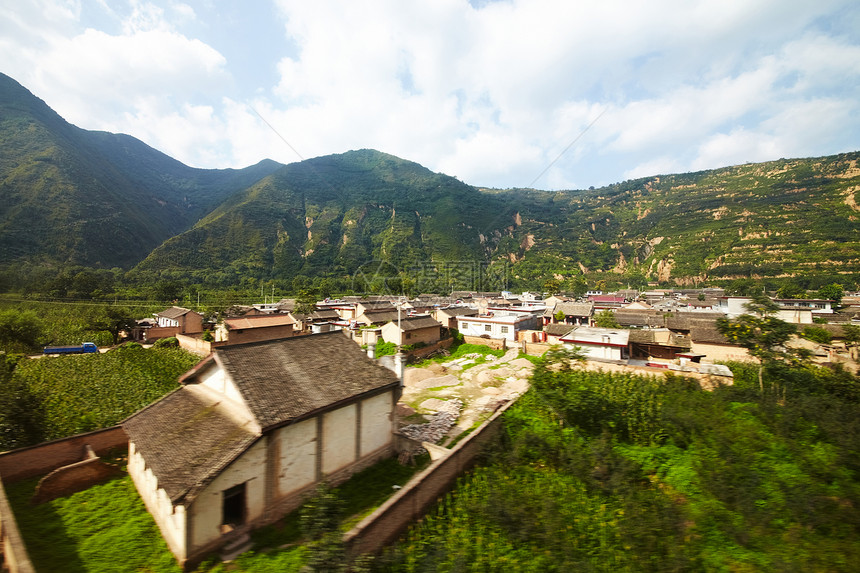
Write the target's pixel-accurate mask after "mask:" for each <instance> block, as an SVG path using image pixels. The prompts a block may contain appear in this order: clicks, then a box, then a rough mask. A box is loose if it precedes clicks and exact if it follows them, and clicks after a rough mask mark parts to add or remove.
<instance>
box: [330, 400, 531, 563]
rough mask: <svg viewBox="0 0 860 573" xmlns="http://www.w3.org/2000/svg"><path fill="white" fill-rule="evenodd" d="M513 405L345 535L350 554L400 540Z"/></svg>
mask: <svg viewBox="0 0 860 573" xmlns="http://www.w3.org/2000/svg"><path fill="white" fill-rule="evenodd" d="M513 403H514V402H508V403H507V404H505V405H504V406H502V407H501V408H499V409H498V410H497V411H496V412H495V413H494V414H493V415H492V416H491V417H490V418H489V419H488V420H487V421H486V422H484V423H483V424H481V425H480V426H479V427H478V428H476V429H475V430H474V431H473V432H472V433H471V434H469V435H468V436H466V438H464V439H463V440H461V441H460V442H459V443H458V444H457V445H456V446H455V447H454V448H453V449H451V450H450V452H449V453H448V454H447V455H446V456H444V457H442V458H440V459H438V460H436V461H435V462H433V463H432V464H431V465H430V466H429V467H428V468H427V469H425V470H424V471H422V472H421V473H419V474H417V475H416V476H414V477H413V478H412V479H411V480H409V483H407V484H406V485H405V486H403V488H402V489H400V490H399V491H398V492H397V493H396V494H394V496H392V497H391V498H389V499H388V501H386V502H385V503H383V504H382V505H381V506H380V507H379V508H378V509H377V510H376V511H374V512H373V513H372V514H370V515H369V516H367V517H366V518H365V519H364V520H362V521H361V523H359V524H358V525H356V526H355V527H353V528H352V529H351V530H350V531H349V532H347V533H346V534H345V535H344V541H345V542H346V543H347V546H348V547H349V551H350V554H352V555H360V554H363V553H377V552H379V551H380V550H382V548H383V547H385V546H386V545H389V544H391V543H393V542H395V541H396V540H397V538H398V537H399V536H400V535H401V534H402V533H403V532H404V531H405V530H406V528H407V527H409V525H410V524H412V523H414V522H415V521H416V520H418V519H420V518H421V517H423V516H424V514H425V513H426V512H427V511H428V510H429V509H430V508H431V507H432V506H433V505H434V504H435V503H436V501H437V500H438V499H439V498H440V497H441V496H442V495H444V494H445V493H447V492H448V491H449V490H450V489H451V488H452V487H453V486H454V483H455V482H456V480H457V478H458V477H460V475H462V473H463V472H464V471H465V470H466V469H468V468H470V467H471V466H472V465H473V464H474V462H475V457H476V456H477V455H478V454H479V453H480V452H481V450H482V448H483V447H484V445H485V444H487V443H488V442H489V441H490V440H491V439H492V438H493V437H494V436H495V435H496V433H497V432H498V430H499V429H500V428H501V418H502V415H503V414H504V412H505V411H506V410H507V409H508V408H510V406H511V405H512V404H513Z"/></svg>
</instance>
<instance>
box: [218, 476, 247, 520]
mask: <svg viewBox="0 0 860 573" xmlns="http://www.w3.org/2000/svg"><path fill="white" fill-rule="evenodd" d="M223 496H224V497H223V501H222V521H221V523H222V524H223V525H229V526H231V527H237V526H239V525H242V524H244V523H245V484H244V483H240V484H239V485H236V486H233V487H231V488H230V489H225V490H224V492H223Z"/></svg>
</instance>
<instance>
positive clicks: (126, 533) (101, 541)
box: [6, 456, 429, 573]
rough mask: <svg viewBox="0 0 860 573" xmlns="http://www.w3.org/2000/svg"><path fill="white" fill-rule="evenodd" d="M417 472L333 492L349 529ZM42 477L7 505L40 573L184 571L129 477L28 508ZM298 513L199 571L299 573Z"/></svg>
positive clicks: (382, 467)
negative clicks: (231, 558)
mask: <svg viewBox="0 0 860 573" xmlns="http://www.w3.org/2000/svg"><path fill="white" fill-rule="evenodd" d="M418 462H419V463H416V465H414V466H404V465H401V464H400V463H399V462H398V461H397V460H396V459H394V458H389V459H386V460H382V461H381V462H379V463H377V464H375V465H373V466H371V467H370V468H367V469H366V470H364V471H362V472H359V473H357V474H356V475H354V476H353V477H352V478H351V479H350V480H349V481H347V482H345V483H343V484H341V486H340V487H338V488H337V489H335V493H336V494H337V495H338V496H339V497H340V498H341V499H343V501H344V509H345V512H344V515H346V516H348V517H346V518H345V519H344V521H343V523H342V526H341V527H342V529H343V530H344V531H346V530H348V529H349V528H351V527H352V526H353V525H355V524H356V523H358V522H359V521H360V520H361V519H363V518H364V517H365V516H366V515H368V514H370V513H371V512H372V511H373V510H374V509H376V508H377V507H379V506H380V505H381V504H382V503H383V502H384V501H385V500H386V499H388V498H389V497H390V496H391V495H392V494H393V493H394V492H395V490H394V489H393V488H392V486H393V485H404V484H405V483H406V482H407V481H409V479H410V478H411V477H412V476H413V475H414V474H415V473H417V472H418V471H420V470H422V469H424V468H425V467H426V466H427V464H428V463H429V456H424V457H421V458H418ZM38 481H39V478H34V479H30V480H24V481H21V482H18V483H15V484H12V485H7V486H6V491H7V494H8V497H9V501H10V503H11V504H12V509H13V511H14V512H15V517H16V519H17V521H18V525H19V527H20V529H21V534H22V536H23V537H24V542H25V544H26V545H27V550H28V552H29V554H30V558H31V559H32V561H33V565H34V566H35V568H36V570H37V571H40V572H41V571H63V572H64V573H114V572H116V573H125V572H127V571H144V572H147V573H179V572H180V571H181V569H180V567H179V565H178V564H177V563H176V559H175V558H174V557H173V554H172V553H171V552H170V550H169V549H168V548H167V544H166V543H165V541H164V539H163V538H162V537H161V533H160V532H159V530H158V526H157V525H156V524H155V521H154V520H153V519H152V516H151V515H150V514H149V513H148V512H147V511H146V508H145V507H144V505H143V502H142V501H141V499H140V496H139V495H138V493H137V490H136V489H135V487H134V483H133V482H132V481H131V477H129V476H127V475H126V476H124V477H120V478H116V479H113V480H111V481H109V482H107V483H104V484H101V485H96V486H93V487H91V488H89V489H87V490H85V491H82V492H78V493H75V494H73V495H70V496H68V497H64V498H59V499H56V500H53V501H50V502H47V503H44V504H41V505H36V506H33V505H30V499H31V498H32V496H33V492H34V491H35V489H36V485H37V484H38ZM299 512H300V510H296V511H294V512H292V513H290V514H289V515H286V516H285V517H283V518H282V519H281V520H279V521H278V522H276V523H275V524H273V525H269V526H266V527H262V528H260V529H258V530H256V531H254V532H253V533H252V534H251V538H252V540H253V542H254V551H249V552H248V553H245V554H243V555H241V556H240V557H239V558H238V559H237V560H236V561H235V562H234V563H233V564H222V563H221V562H220V560H219V559H218V558H217V557H215V556H213V557H212V558H210V559H208V560H207V561H205V562H204V563H203V564H201V565H200V567H199V568H198V569H197V571H198V572H201V573H202V572H206V573H221V572H227V571H244V572H260V573H263V572H271V571H278V572H288V571H299V570H300V569H301V567H303V565H304V563H305V559H306V553H307V549H306V548H305V547H304V546H302V545H301V543H302V542H303V539H302V532H301V528H300V526H299V514H300V513H299Z"/></svg>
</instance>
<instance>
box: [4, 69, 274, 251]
mask: <svg viewBox="0 0 860 573" xmlns="http://www.w3.org/2000/svg"><path fill="white" fill-rule="evenodd" d="M0 149H2V153H0V265H2V266H6V265H10V264H13V263H20V262H24V261H26V262H28V263H31V264H41V265H47V266H56V265H69V264H75V265H85V266H93V267H114V266H118V267H126V268H127V267H130V266H132V265H134V264H135V263H137V262H138V261H140V260H141V259H143V258H144V257H145V256H146V255H147V254H148V253H149V252H150V251H151V250H152V249H154V248H155V247H157V246H158V245H160V244H161V243H162V242H164V241H165V240H167V239H168V238H170V237H172V236H173V235H176V234H177V233H180V232H182V231H184V230H185V229H187V228H188V227H189V226H190V225H191V224H193V223H194V222H195V221H196V220H197V219H198V218H199V217H201V216H203V215H205V214H206V213H207V212H208V211H210V210H211V209H212V208H213V207H215V206H216V205H218V204H219V203H220V202H221V201H223V200H224V198H226V197H228V196H230V195H231V194H233V193H235V192H236V191H238V190H241V189H245V188H247V187H248V186H249V185H251V184H253V183H254V182H255V181H258V180H259V179H261V178H262V177H265V176H266V175H268V174H269V173H271V172H273V171H275V170H276V169H278V168H280V167H281V165H280V164H278V163H275V162H273V161H262V162H260V163H258V164H257V165H254V166H252V167H248V168H245V169H240V170H233V169H226V170H205V169H193V168H191V167H188V166H186V165H183V164H182V163H180V162H178V161H176V160H174V159H171V158H170V157H168V156H167V155H165V154H163V153H161V152H159V151H156V150H155V149H152V148H151V147H149V146H147V145H145V144H144V143H142V142H141V141H139V140H137V139H135V138H133V137H130V136H127V135H117V134H112V133H104V132H93V131H86V130H83V129H80V128H77V127H75V126H73V125H71V124H69V123H67V122H66V121H65V120H64V119H63V118H61V117H60V116H59V115H57V114H56V113H55V112H54V111H53V110H52V109H51V108H49V107H48V106H47V105H46V104H45V102H43V101H42V100H40V99H38V98H37V97H35V96H34V95H33V94H31V93H30V92H29V91H27V90H26V89H25V88H24V87H22V86H21V85H20V84H18V83H17V82H16V81H15V80H13V79H12V78H10V77H8V76H5V75H3V74H0Z"/></svg>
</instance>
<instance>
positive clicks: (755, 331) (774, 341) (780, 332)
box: [717, 295, 797, 392]
mask: <svg viewBox="0 0 860 573" xmlns="http://www.w3.org/2000/svg"><path fill="white" fill-rule="evenodd" d="M745 308H746V310H747V311H748V312H749V313H750V314H742V315H740V316H739V317H737V318H736V319H734V320H729V319H728V318H719V319H717V330H719V331H720V334H722V335H723V336H725V337H726V338H727V339H728V340H729V341H730V342H733V343H735V344H737V345H739V346H743V347H744V348H746V349H747V351H748V352H749V353H750V355H751V356H754V357H755V358H758V361H759V370H758V384H759V389H760V390H761V391H762V392H764V368H765V366H766V365H767V364H768V363H770V362H775V361H780V360H785V359H787V358H789V356H790V353H789V352H788V350H787V349H785V347H784V344H785V343H786V342H787V341H788V339H789V338H791V335H792V334H794V333H795V332H796V331H797V328H796V327H795V326H794V325H793V324H789V323H787V322H785V321H784V320H780V319H778V318H776V317H774V316H772V315H773V314H775V313H776V311H778V310H779V305H777V304H776V303H774V302H773V301H772V300H771V299H770V298H768V297H767V296H765V295H755V296H754V297H753V298H752V300H751V301H750V302H748V303H747V304H746V305H745Z"/></svg>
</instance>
